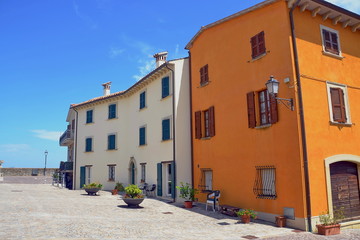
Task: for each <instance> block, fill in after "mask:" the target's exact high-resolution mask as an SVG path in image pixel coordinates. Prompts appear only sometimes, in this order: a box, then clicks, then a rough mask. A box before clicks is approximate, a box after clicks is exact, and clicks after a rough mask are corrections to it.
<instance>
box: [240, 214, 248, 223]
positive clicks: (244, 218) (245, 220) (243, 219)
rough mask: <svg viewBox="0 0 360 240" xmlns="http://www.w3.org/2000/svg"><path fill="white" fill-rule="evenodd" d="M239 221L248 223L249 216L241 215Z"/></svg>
mask: <svg viewBox="0 0 360 240" xmlns="http://www.w3.org/2000/svg"><path fill="white" fill-rule="evenodd" d="M241 222H242V223H249V222H250V216H249V215H242V216H241Z"/></svg>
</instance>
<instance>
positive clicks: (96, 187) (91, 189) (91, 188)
mask: <svg viewBox="0 0 360 240" xmlns="http://www.w3.org/2000/svg"><path fill="white" fill-rule="evenodd" d="M101 188H102V184H100V183H90V184H87V185H86V184H84V186H83V189H84V190H85V192H87V194H88V195H96V193H97V192H98V191H100V190H101Z"/></svg>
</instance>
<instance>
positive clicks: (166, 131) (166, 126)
mask: <svg viewBox="0 0 360 240" xmlns="http://www.w3.org/2000/svg"><path fill="white" fill-rule="evenodd" d="M168 139H170V119H164V120H163V121H162V140H163V141H164V140H168Z"/></svg>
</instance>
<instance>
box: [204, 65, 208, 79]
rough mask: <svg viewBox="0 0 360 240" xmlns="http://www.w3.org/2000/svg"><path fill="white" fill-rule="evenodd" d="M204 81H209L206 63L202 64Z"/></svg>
mask: <svg viewBox="0 0 360 240" xmlns="http://www.w3.org/2000/svg"><path fill="white" fill-rule="evenodd" d="M204 82H209V72H208V65H207V64H206V65H205V66H204Z"/></svg>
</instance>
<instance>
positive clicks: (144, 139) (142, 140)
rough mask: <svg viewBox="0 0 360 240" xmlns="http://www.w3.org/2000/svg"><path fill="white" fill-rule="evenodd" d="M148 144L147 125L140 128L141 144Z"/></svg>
mask: <svg viewBox="0 0 360 240" xmlns="http://www.w3.org/2000/svg"><path fill="white" fill-rule="evenodd" d="M145 144H146V132H145V127H142V128H140V129H139V145H140V146H141V145H145Z"/></svg>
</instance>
